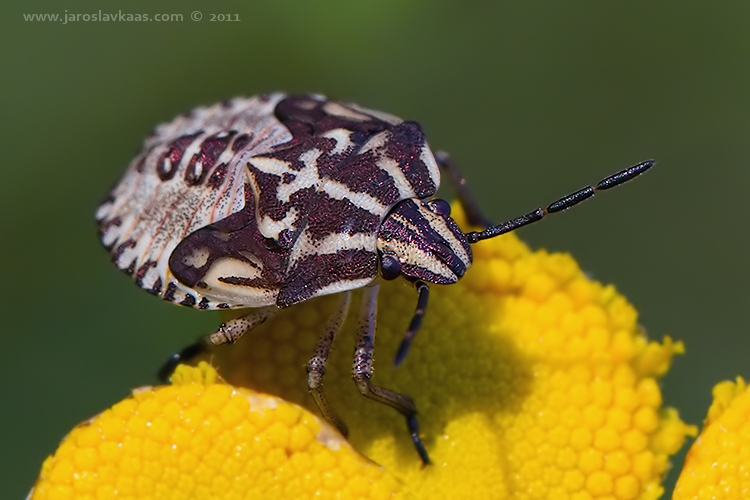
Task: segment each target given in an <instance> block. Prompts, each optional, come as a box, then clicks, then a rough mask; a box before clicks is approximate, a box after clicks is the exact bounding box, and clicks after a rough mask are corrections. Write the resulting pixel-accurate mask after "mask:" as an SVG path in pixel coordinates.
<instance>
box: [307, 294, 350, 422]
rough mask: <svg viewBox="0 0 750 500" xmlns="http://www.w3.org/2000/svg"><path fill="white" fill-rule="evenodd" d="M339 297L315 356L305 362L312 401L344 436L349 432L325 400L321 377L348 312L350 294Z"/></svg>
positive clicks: (326, 399)
mask: <svg viewBox="0 0 750 500" xmlns="http://www.w3.org/2000/svg"><path fill="white" fill-rule="evenodd" d="M340 295H341V300H340V301H339V304H338V308H337V309H336V311H335V312H334V313H333V314H332V315H331V317H330V318H328V323H326V326H325V330H324V331H323V334H322V335H321V336H320V339H319V340H318V346H317V347H316V348H315V354H314V355H313V357H312V358H310V361H308V362H307V387H308V389H309V390H310V394H311V395H312V397H313V399H314V400H315V402H316V403H317V404H318V408H320V412H321V413H322V414H323V417H325V419H326V420H328V421H329V422H330V423H332V424H333V425H335V426H336V427H337V428H338V430H339V431H340V432H341V434H343V435H344V436H346V435H347V434H348V432H349V431H348V429H347V428H346V424H345V423H344V421H343V420H341V418H340V417H339V416H338V415H337V414H336V412H335V411H334V410H333V408H331V406H330V405H329V404H328V398H326V395H325V392H324V391H323V375H325V373H326V362H327V361H328V354H329V353H330V351H331V344H333V340H334V338H335V337H336V333H338V331H339V330H340V329H341V325H342V324H343V323H344V320H345V319H346V313H347V312H348V311H349V299H350V295H351V294H350V293H349V292H346V293H342V294H340Z"/></svg>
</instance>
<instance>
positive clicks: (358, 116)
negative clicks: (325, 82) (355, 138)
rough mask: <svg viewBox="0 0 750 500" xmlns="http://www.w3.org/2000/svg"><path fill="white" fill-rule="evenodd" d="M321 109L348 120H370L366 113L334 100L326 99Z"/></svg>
mask: <svg viewBox="0 0 750 500" xmlns="http://www.w3.org/2000/svg"><path fill="white" fill-rule="evenodd" d="M323 111H325V112H326V113H328V114H329V115H332V116H338V117H340V118H348V119H350V120H355V121H358V122H366V121H369V120H371V119H372V118H370V117H369V116H367V115H363V114H362V113H358V112H356V111H354V110H353V109H351V108H348V107H346V106H344V105H342V104H341V103H338V102H336V101H328V102H327V103H325V104H324V105H323Z"/></svg>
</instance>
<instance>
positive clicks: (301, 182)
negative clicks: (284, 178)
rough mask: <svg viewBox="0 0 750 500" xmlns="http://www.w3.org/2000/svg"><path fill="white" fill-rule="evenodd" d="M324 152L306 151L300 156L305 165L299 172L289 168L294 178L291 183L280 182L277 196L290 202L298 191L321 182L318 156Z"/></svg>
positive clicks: (317, 150) (282, 200)
mask: <svg viewBox="0 0 750 500" xmlns="http://www.w3.org/2000/svg"><path fill="white" fill-rule="evenodd" d="M322 153H323V152H322V151H321V150H319V149H317V148H316V149H311V150H309V151H305V152H304V153H302V154H301V155H300V156H299V159H300V161H302V163H303V164H304V165H305V166H304V167H303V168H302V170H300V171H299V172H298V171H296V170H291V169H289V170H288V172H289V173H290V174H292V175H294V176H295V177H294V180H293V181H292V182H290V183H289V184H283V183H279V187H278V190H277V191H276V198H277V199H278V200H279V201H280V202H282V203H287V202H289V197H291V196H292V195H293V194H294V193H296V192H297V191H300V190H302V189H306V188H309V187H313V186H317V185H318V184H320V177H319V176H318V158H319V157H320V155H321V154H322Z"/></svg>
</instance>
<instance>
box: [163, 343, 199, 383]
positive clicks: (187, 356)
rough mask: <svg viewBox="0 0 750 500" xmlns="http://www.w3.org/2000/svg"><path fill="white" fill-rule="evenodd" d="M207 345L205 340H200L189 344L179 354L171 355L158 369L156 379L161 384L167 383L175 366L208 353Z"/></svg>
mask: <svg viewBox="0 0 750 500" xmlns="http://www.w3.org/2000/svg"><path fill="white" fill-rule="evenodd" d="M208 350H209V345H208V344H207V343H206V341H205V339H201V340H199V341H197V342H195V343H193V344H190V345H189V346H187V347H185V348H184V349H183V350H181V351H180V352H179V353H176V354H173V355H172V356H171V357H170V358H169V359H168V360H167V361H166V362H165V363H164V364H163V365H162V366H161V368H160V369H159V372H158V373H157V377H159V380H160V381H161V382H163V383H167V382H169V378H170V377H171V376H172V373H174V370H175V368H177V365H179V364H180V363H182V362H184V361H190V360H191V359H194V358H196V357H197V356H200V355H201V354H204V353H206V352H208Z"/></svg>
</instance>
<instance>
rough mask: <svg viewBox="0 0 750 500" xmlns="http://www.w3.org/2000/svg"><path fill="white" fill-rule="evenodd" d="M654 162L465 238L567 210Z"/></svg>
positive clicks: (479, 237) (482, 236)
mask: <svg viewBox="0 0 750 500" xmlns="http://www.w3.org/2000/svg"><path fill="white" fill-rule="evenodd" d="M654 163H655V162H654V160H647V161H644V162H641V163H638V164H637V165H633V166H632V167H630V168H626V169H625V170H621V171H620V172H617V173H616V174H612V175H610V176H609V177H606V178H604V179H602V180H601V181H599V182H598V183H597V184H596V185H595V186H586V187H585V188H583V189H579V190H578V191H575V192H574V193H570V194H568V195H566V196H563V197H562V198H560V199H559V200H557V201H554V202H552V203H550V204H549V205H548V206H547V208H538V209H536V210H534V211H533V212H529V213H527V214H526V215H522V216H521V217H518V218H516V219H511V220H509V221H507V222H503V223H502V224H498V225H497V226H491V227H488V228H487V229H485V230H484V231H480V232H471V233H466V238H467V239H468V240H469V243H476V242H477V241H481V240H486V239H489V238H494V237H495V236H500V235H501V234H505V233H509V232H511V231H515V230H516V229H518V228H519V227H523V226H525V225H527V224H531V223H533V222H536V221H538V220H541V219H542V218H543V217H544V216H545V215H547V214H552V213H555V212H561V211H563V210H567V209H568V208H570V207H572V206H574V205H577V204H578V203H581V202H582V201H584V200H587V199H589V198H591V197H592V196H594V193H595V192H596V191H604V190H605V189H610V188H613V187H615V186H619V185H620V184H624V183H625V182H628V181H629V180H632V179H634V178H635V177H637V176H639V175H641V174H642V173H643V172H645V171H646V170H648V169H649V168H651V167H652V166H653V164H654Z"/></svg>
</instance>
